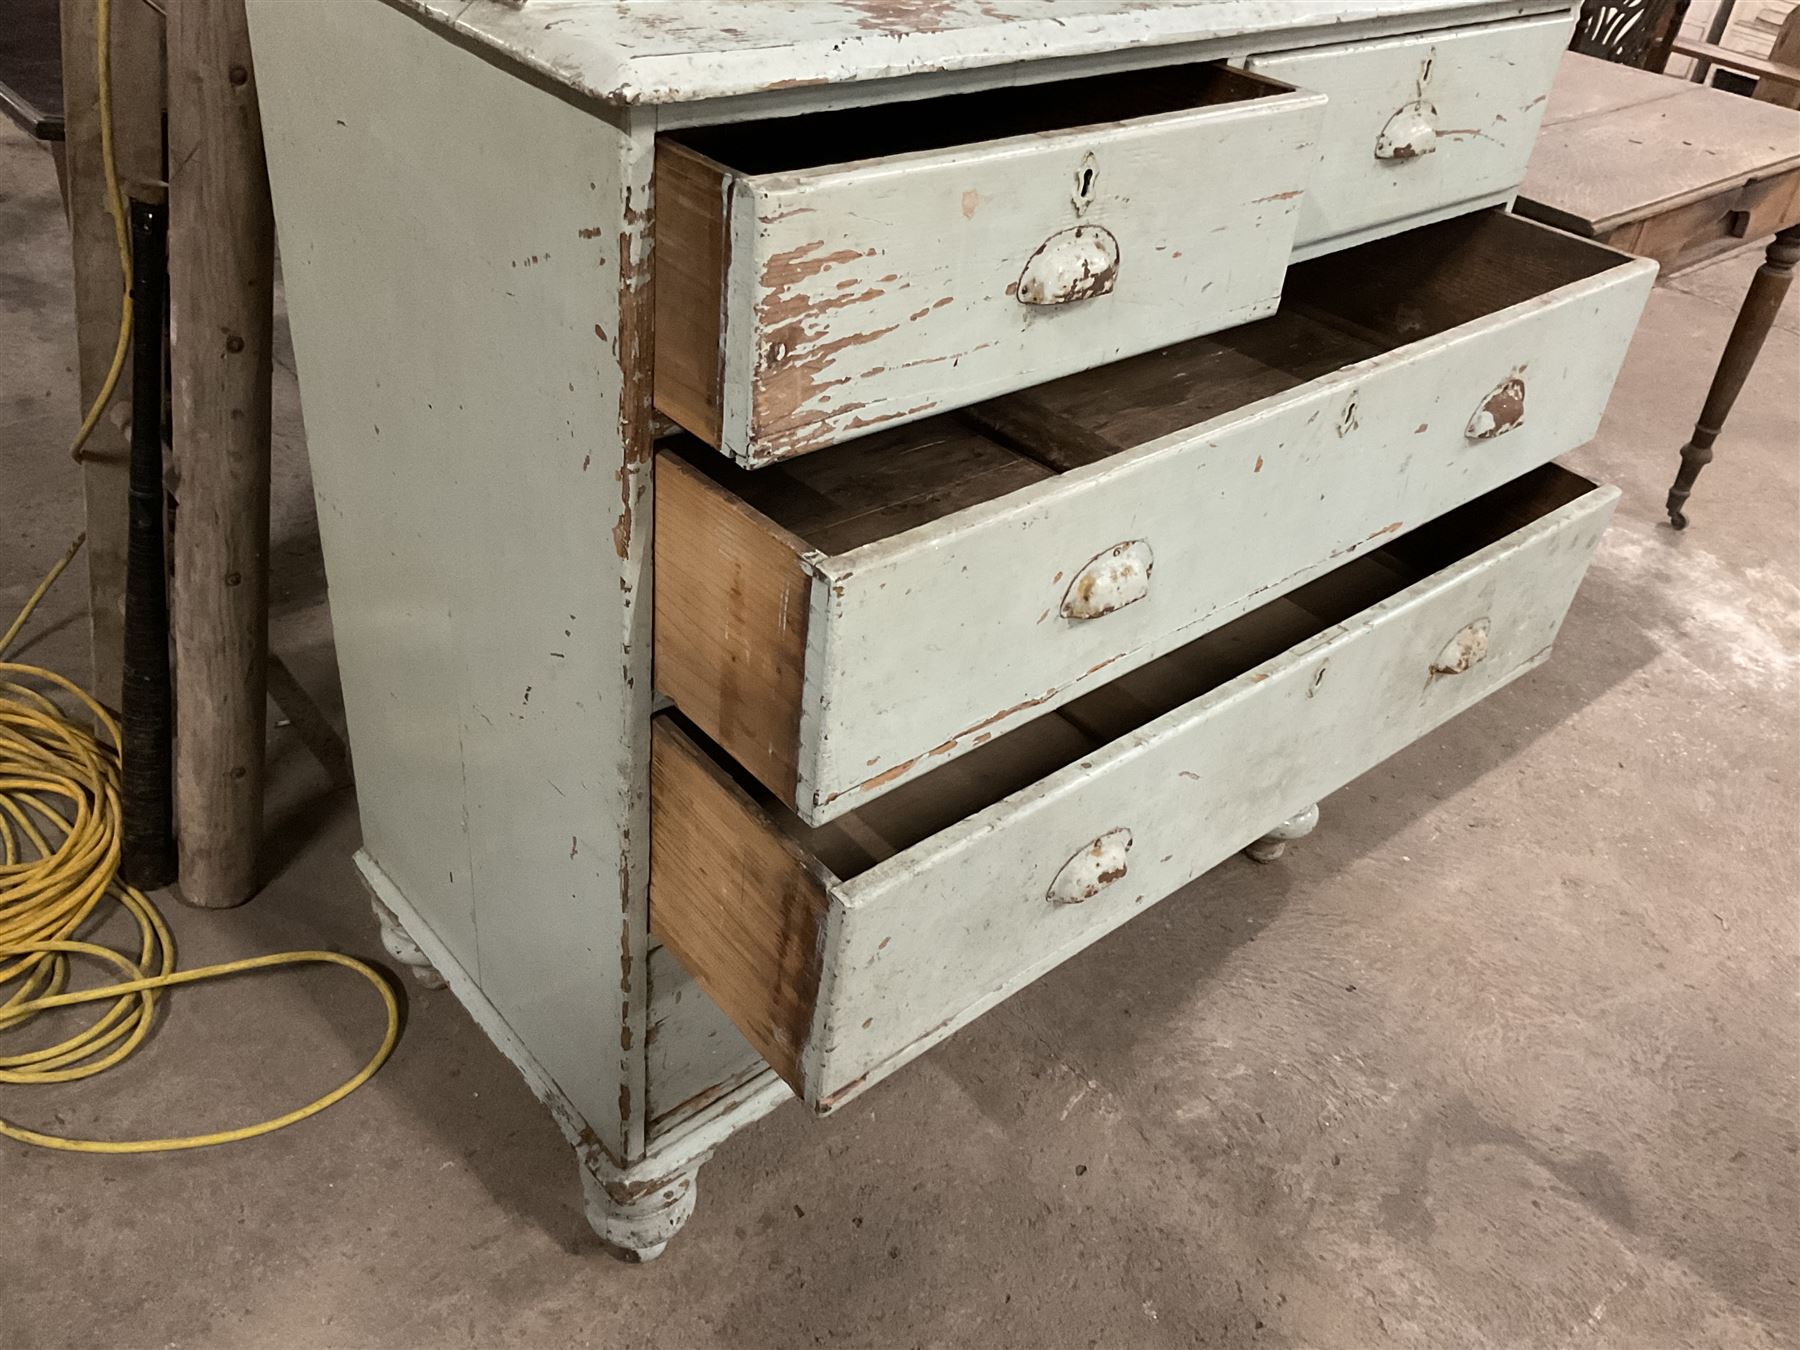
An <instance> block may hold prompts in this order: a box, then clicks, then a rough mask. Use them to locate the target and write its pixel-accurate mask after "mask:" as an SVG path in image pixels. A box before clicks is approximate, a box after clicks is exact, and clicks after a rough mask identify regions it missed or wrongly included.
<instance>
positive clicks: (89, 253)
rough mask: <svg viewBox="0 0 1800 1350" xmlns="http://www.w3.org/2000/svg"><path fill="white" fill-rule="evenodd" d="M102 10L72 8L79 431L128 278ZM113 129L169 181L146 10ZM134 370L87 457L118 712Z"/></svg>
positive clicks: (115, 73) (97, 682)
mask: <svg viewBox="0 0 1800 1350" xmlns="http://www.w3.org/2000/svg"><path fill="white" fill-rule="evenodd" d="M96 25H97V19H96V13H95V0H62V60H63V107H64V114H63V116H64V124H63V125H64V138H65V139H64V143H63V160H64V162H63V163H62V165H61V166H60V168H61V171H62V172H63V174H64V175H65V183H64V200H65V202H66V204H67V207H68V212H69V239H70V252H71V261H72V263H73V272H74V277H75V345H76V361H77V364H78V368H79V381H78V383H79V387H80V391H81V407H80V408H79V409H71V413H72V416H71V418H70V421H69V432H70V435H71V436H73V434H74V431H75V427H76V426H77V424H78V423H79V422H80V420H81V417H82V415H83V414H84V413H86V412H87V410H88V407H89V406H90V405H91V404H92V402H93V400H94V398H95V396H96V395H97V394H98V393H99V392H100V387H101V385H102V384H103V383H104V382H105V379H106V372H107V369H108V368H109V367H110V366H111V365H112V359H113V352H114V351H115V350H116V349H117V347H118V341H119V307H120V305H121V303H122V302H123V300H124V296H125V277H124V273H123V271H122V269H121V268H120V265H119V246H118V243H117V240H116V236H115V234H114V224H113V218H112V216H111V215H110V214H109V213H108V211H107V205H106V202H107V192H106V171H105V168H104V166H103V164H102V160H101V151H100V81H99V70H98V64H99V63H98V60H97V43H96V36H97V27H96ZM110 46H111V52H112V61H111V65H112V111H113V115H112V122H113V133H114V134H113V143H114V159H115V162H116V164H117V166H118V172H119V177H120V179H121V180H122V181H124V182H127V183H130V182H148V181H154V180H157V179H160V178H161V177H162V112H163V33H162V19H161V17H160V16H159V15H158V14H157V13H156V11H155V10H154V9H152V8H150V6H148V5H144V4H139V3H136V0H115V3H114V4H113V7H112V42H111V44H110ZM130 395H131V363H130V360H129V357H128V358H127V360H126V365H125V369H124V370H123V371H122V372H121V374H120V377H119V383H118V392H117V393H116V394H115V395H114V398H113V404H112V407H111V408H110V409H108V411H107V412H106V413H105V414H104V415H103V416H102V417H101V419H100V422H99V424H98V425H97V426H95V428H94V430H93V433H92V434H91V435H90V436H89V437H88V439H87V444H86V445H85V446H84V447H83V448H82V455H81V486H82V494H83V497H84V498H85V506H86V511H87V568H88V615H89V622H90V625H91V627H90V636H91V639H92V652H93V677H92V681H91V683H90V684H89V686H88V687H89V688H90V689H91V690H92V691H93V693H94V696H95V697H96V698H98V699H99V700H100V701H101V702H102V703H104V704H106V705H107V706H108V707H112V708H117V707H118V706H119V681H120V675H121V670H122V665H123V660H124V651H125V521H126V488H127V479H128V477H129V473H130V466H129V459H130V455H129V448H128V445H127V431H126V429H127V428H128V427H130V425H131V407H130Z"/></svg>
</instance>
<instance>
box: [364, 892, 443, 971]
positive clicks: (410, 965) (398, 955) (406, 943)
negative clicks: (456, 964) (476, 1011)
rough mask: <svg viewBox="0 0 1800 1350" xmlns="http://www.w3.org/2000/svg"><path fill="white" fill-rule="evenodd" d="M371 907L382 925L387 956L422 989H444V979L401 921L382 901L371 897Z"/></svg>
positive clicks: (382, 944)
mask: <svg viewBox="0 0 1800 1350" xmlns="http://www.w3.org/2000/svg"><path fill="white" fill-rule="evenodd" d="M369 907H370V908H371V909H373V910H374V911H375V922H376V923H378V924H380V925H381V946H382V949H383V950H384V951H386V952H387V954H388V955H389V956H391V957H393V958H394V960H396V961H398V962H399V963H400V964H401V965H403V966H405V967H406V968H407V969H408V970H410V971H411V972H412V977H413V979H414V980H416V981H417V982H418V984H419V987H420V988H421V989H442V988H443V987H444V977H443V976H442V975H440V974H438V973H437V969H436V967H434V966H433V965H432V964H431V962H430V961H428V960H427V959H426V957H425V953H424V952H423V951H421V950H420V949H419V944H418V943H416V942H414V941H413V940H412V939H411V938H410V937H408V936H407V935H406V929H404V928H402V927H401V926H400V920H399V919H397V918H395V917H394V912H393V911H392V910H390V909H389V908H388V907H387V906H386V905H384V904H382V903H381V901H379V900H377V899H375V898H373V897H370V900H369Z"/></svg>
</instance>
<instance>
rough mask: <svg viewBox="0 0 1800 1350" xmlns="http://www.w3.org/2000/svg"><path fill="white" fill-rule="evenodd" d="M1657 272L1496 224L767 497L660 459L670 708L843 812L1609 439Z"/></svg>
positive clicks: (1303, 281)
mask: <svg viewBox="0 0 1800 1350" xmlns="http://www.w3.org/2000/svg"><path fill="white" fill-rule="evenodd" d="M1654 271H1655V269H1654V267H1653V266H1652V265H1651V264H1648V263H1645V262H1641V261H1635V260H1631V259H1627V258H1624V257H1622V256H1621V255H1619V254H1616V253H1612V252H1610V251H1608V250H1607V249H1605V248H1602V247H1599V246H1596V245H1593V244H1589V243H1584V242H1582V241H1580V240H1576V239H1572V238H1570V237H1568V236H1566V235H1561V234H1558V233H1557V232H1555V231H1552V230H1547V229H1544V228H1542V227H1540V226H1536V225H1532V224H1531V223H1529V222H1527V221H1523V220H1520V219H1518V218H1516V217H1512V216H1508V215H1505V214H1502V213H1497V212H1489V213H1480V214H1477V215H1474V216H1470V217H1465V218H1460V219H1457V220H1452V221H1447V222H1444V223H1442V224H1440V225H1435V226H1431V227H1428V228H1427V229H1424V230H1419V231H1415V232H1413V233H1412V234H1409V235H1407V236H1405V237H1403V238H1395V239H1389V240H1382V241H1378V242H1376V243H1373V244H1368V245H1364V246H1362V247H1360V248H1357V249H1354V250H1351V251H1348V252H1344V253H1338V254H1333V255H1331V256H1329V257H1325V258H1321V259H1318V260H1315V261H1313V262H1310V263H1306V264H1304V265H1301V266H1299V267H1296V268H1295V269H1293V272H1292V274H1291V276H1290V279H1289V282H1288V288H1287V289H1288V299H1287V300H1286V301H1285V302H1284V305H1283V308H1282V311H1281V312H1280V313H1279V314H1278V315H1276V316H1275V317H1273V318H1271V319H1268V320H1264V321H1262V322H1260V323H1257V324H1252V325H1249V326H1247V327H1244V328H1240V329H1234V330H1232V331H1231V332H1229V333H1224V334H1218V335H1215V336H1212V337H1207V338H1201V339H1197V340H1194V341H1192V342H1189V343H1185V344H1182V345H1180V346H1177V347H1174V348H1170V349H1168V350H1165V351H1161V352H1156V353H1151V354H1148V355H1144V356H1140V357H1137V358H1134V359H1132V360H1130V361H1126V362H1122V363H1120V364H1117V365H1114V366H1110V367H1108V368H1106V369H1104V370H1098V371H1092V372H1088V373H1086V374H1082V375H1076V376H1070V377H1068V378H1066V379H1064V380H1061V381H1057V382H1054V383H1051V384H1049V385H1046V386H1043V387H1040V388H1038V389H1035V390H1032V391H1029V392H1027V393H1021V394H1016V395H1012V396H1009V397H1008V398H1005V399H1002V400H998V401H995V402H990V403H987V404H983V405H980V406H979V407H977V408H974V409H971V410H969V411H968V412H966V413H964V414H958V415H955V416H944V417H937V418H932V419H928V420H926V421H924V422H920V423H918V424H916V425H914V426H910V427H905V428H902V429H900V430H897V431H892V432H884V433H881V434H879V435H877V436H874V437H870V438H867V439H864V440H861V441H858V442H855V443H853V444H851V445H846V446H839V447H837V448H835V449H833V450H831V451H830V452H828V453H826V454H822V455H811V456H807V457H805V458H803V459H799V460H795V461H792V462H791V463H789V464H783V465H776V466H773V467H771V468H767V469H760V470H757V471H755V472H751V471H747V470H743V469H739V468H736V467H734V466H732V465H731V464H729V463H728V462H726V461H725V460H724V459H723V458H721V457H720V456H718V455H715V454H713V453H711V452H710V451H708V450H706V449H705V448H704V447H698V446H692V447H690V448H689V449H688V450H687V451H686V452H685V453H683V452H682V451H680V450H677V449H669V450H665V451H664V452H663V453H662V454H661V455H660V456H659V459H658V462H657V469H656V548H655V567H656V587H655V592H656V600H655V606H656V615H655V679H656V684H657V687H658V688H660V689H661V690H662V691H663V692H665V693H666V694H668V695H669V696H670V697H671V698H672V699H674V701H675V702H676V704H677V705H678V706H679V707H680V708H681V710H682V712H683V713H684V714H685V715H686V716H687V717H689V718H691V719H692V720H693V721H694V722H695V723H696V724H697V725H698V726H699V727H700V729H701V730H703V731H704V732H705V733H706V734H707V735H708V736H710V737H711V738H712V739H714V740H715V741H717V742H718V743H719V744H720V745H721V746H723V747H724V748H725V750H726V751H727V752H728V753H730V754H731V755H732V756H734V757H735V758H736V759H737V760H738V762H739V763H741V764H742V765H743V766H744V767H745V768H746V769H748V770H749V771H750V772H751V773H752V774H753V775H754V776H755V777H756V778H757V779H758V780H759V781H760V782H761V783H762V784H763V785H764V786H765V787H767V788H769V789H770V790H771V791H772V792H773V793H774V794H775V795H776V796H777V797H778V798H779V799H780V800H781V801H783V802H784V803H786V804H787V805H789V806H790V807H792V809H793V810H794V811H795V812H796V813H798V814H799V815H800V816H801V817H802V818H803V819H805V820H807V821H808V822H810V823H814V824H817V823H820V822H822V821H824V820H828V819H830V818H831V817H833V816H835V815H840V814H842V813H843V812H845V811H847V810H849V809H851V808H853V807H855V806H857V805H859V804H862V803H864V802H867V801H870V800H872V799H873V798H874V797H876V796H879V795H880V794H881V793H883V792H886V791H891V790H892V789H894V788H895V787H897V786H899V785H900V784H902V783H904V782H906V781H908V780H909V779H911V778H914V777H917V776H919V775H920V774H923V773H925V772H926V771H927V770H929V769H931V768H933V767H935V766H937V765H941V764H943V763H945V762H946V761H948V760H950V759H953V758H955V757H956V756H958V755H961V754H964V753H966V752H968V751H970V750H973V749H976V748H977V747H979V746H981V745H983V744H985V743H986V742H988V741H990V740H992V739H993V738H994V737H996V736H998V735H1000V734H1001V733H1003V732H1005V731H1007V730H1008V729H1009V728H1011V727H1013V726H1016V725H1018V724H1020V723H1022V722H1025V721H1028V720H1030V719H1031V718H1033V717H1037V716H1041V715H1043V714H1044V713H1046V712H1048V711H1050V710H1051V709H1054V708H1056V707H1058V706H1060V705H1061V704H1063V703H1067V702H1068V701H1070V700H1071V699H1073V698H1075V697H1077V696H1078V695H1080V694H1082V693H1084V692H1086V691H1087V690H1089V689H1091V688H1093V687H1094V686H1095V685H1096V684H1099V683H1103V682H1104V681H1106V680H1109V679H1113V678H1115V677H1117V676H1119V675H1121V674H1123V673H1125V672H1126V671H1128V670H1130V669H1132V668H1134V667H1136V666H1139V665H1143V664H1144V663H1146V662H1147V661H1149V660H1151V659H1153V658H1154V657H1156V656H1158V655H1160V654H1162V653H1163V652H1166V651H1169V650H1170V649H1172V648H1174V647H1176V646H1179V645H1180V644H1182V643H1184V642H1187V641H1189V640H1191V639H1192V638H1194V637H1197V636H1199V634H1200V633H1202V632H1204V631H1206V630H1207V629H1209V628H1216V627H1218V626H1219V625H1220V624H1223V623H1225V622H1227V621H1228V620H1230V619H1232V618H1235V617H1236V616H1237V615H1239V614H1242V613H1244V612H1245V611H1246V610H1249V609H1251V608H1254V607H1255V606H1256V605H1258V604H1261V603H1263V602H1264V601H1266V600H1269V599H1272V598H1274V597H1275V596H1277V595H1280V594H1282V593H1283V592H1284V591H1287V590H1291V589H1293V588H1294V587H1295V586H1298V585H1300V584H1301V583H1303V582H1305V581H1306V580H1308V579H1309V578H1311V577H1314V576H1317V575H1319V574H1320V573H1322V572H1323V571H1326V570H1328V569H1329V568H1331V567H1333V566H1335V565H1337V564H1338V563H1339V562H1341V561H1343V560H1344V559H1345V558H1347V557H1350V556H1352V555H1354V554H1355V553H1356V552H1357V551H1358V550H1361V549H1365V548H1368V547H1372V546H1373V545H1374V544H1376V543H1379V542H1383V541H1387V540H1390V539H1392V538H1394V537H1396V536H1397V535H1399V534H1402V533H1404V532H1405V531H1407V530H1409V529H1411V528H1413V527H1414V526H1417V525H1420V524H1423V523H1424V522H1425V521H1427V520H1430V519H1432V518H1433V517H1435V516H1438V515H1441V514H1442V513H1444V512H1445V511H1448V510H1449V509H1451V508H1452V507H1454V506H1456V505H1458V504H1459V503H1462V502H1465V501H1468V500H1469V499H1471V498H1473V497H1475V496H1478V495H1480V494H1481V493H1483V492H1486V491H1488V490H1489V489H1491V488H1494V487H1496V486H1497V485H1499V484H1501V483H1504V482H1506V481H1508V480H1509V479H1512V478H1514V477H1517V476H1518V475H1519V474H1521V473H1524V472H1525V471H1527V470H1529V469H1531V468H1533V467H1535V466H1537V465H1539V464H1542V463H1544V462H1545V461H1547V460H1549V459H1550V458H1552V457H1553V456H1555V455H1558V454H1560V453H1562V452H1564V451H1566V450H1569V449H1571V448H1573V447H1574V446H1576V445H1578V444H1580V443H1581V442H1582V441H1584V440H1586V439H1587V438H1588V437H1589V436H1591V435H1592V434H1593V432H1594V430H1595V428H1596V427H1597V426H1598V424H1599V420H1600V414H1601V411H1602V409H1603V408H1604V407H1605V405H1606V399H1607V395H1608V392H1609V391H1610V390H1611V388H1612V384H1613V380H1614V377H1615V376H1616V375H1617V373H1618V369H1619V365H1620V363H1621V361H1622V360H1623V358H1624V353H1625V348H1626V346H1627V343H1628V342H1629V339H1630V336H1631V331H1632V328H1633V326H1634V325H1635V323H1636V321H1637V315H1638V312H1639V310H1640V309H1641V307H1642V305H1643V302H1644V298H1645V296H1646V294H1647V293H1648V291H1649V286H1650V280H1651V278H1652V276H1653V275H1654Z"/></svg>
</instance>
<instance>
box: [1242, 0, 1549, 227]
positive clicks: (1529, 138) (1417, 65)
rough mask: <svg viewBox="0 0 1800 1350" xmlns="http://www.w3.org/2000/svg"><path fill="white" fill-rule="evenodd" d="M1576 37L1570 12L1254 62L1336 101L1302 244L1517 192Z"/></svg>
mask: <svg viewBox="0 0 1800 1350" xmlns="http://www.w3.org/2000/svg"><path fill="white" fill-rule="evenodd" d="M1569 28H1570V19H1569V15H1568V14H1567V13H1566V12H1565V13H1560V14H1552V15H1546V16H1541V17H1538V18H1530V19H1517V20H1513V21H1511V22H1508V23H1492V24H1478V25H1474V26H1471V27H1467V28H1454V29H1449V30H1446V31H1442V32H1434V33H1413V34H1409V35H1407V36H1405V37H1396V38H1381V39H1376V40H1369V41H1362V42H1351V43H1344V44H1341V45H1338V46H1332V47H1313V48H1308V49H1304V50H1301V51H1291V52H1273V53H1268V54H1264V55H1259V56H1254V57H1251V58H1250V59H1249V60H1248V61H1247V62H1245V66H1246V68H1247V69H1249V70H1251V71H1255V72H1257V73H1259V74H1263V75H1268V76H1271V77H1273V78H1275V79H1280V80H1286V81H1289V82H1291V83H1294V84H1298V85H1302V86H1304V87H1305V88H1307V89H1310V90H1316V91H1318V92H1321V93H1324V94H1326V95H1327V96H1328V97H1329V98H1330V103H1329V104H1327V106H1326V109H1325V124H1324V127H1323V129H1322V130H1321V132H1320V134H1319V147H1318V155H1319V165H1318V170H1317V172H1316V173H1314V175H1313V177H1312V179H1311V181H1310V182H1309V183H1308V185H1307V189H1306V196H1305V198H1304V200H1303V201H1302V202H1301V204H1300V228H1299V231H1298V234H1297V236H1296V238H1295V243H1296V244H1297V245H1298V246H1300V247H1302V248H1307V247H1308V246H1311V247H1314V248H1317V247H1321V246H1327V247H1328V246H1329V244H1328V243H1327V241H1333V242H1335V241H1339V240H1344V239H1347V238H1351V239H1353V238H1356V237H1358V236H1366V235H1368V234H1371V233H1372V232H1374V231H1377V230H1380V231H1393V230H1401V229H1405V228H1407V225H1408V222H1409V219H1411V218H1413V217H1417V216H1422V215H1426V214H1428V213H1430V212H1433V211H1442V210H1443V209H1445V208H1451V207H1454V206H1456V205H1457V204H1458V203H1462V202H1475V201H1479V200H1480V199H1483V198H1487V199H1490V200H1491V199H1492V198H1494V197H1495V196H1497V195H1510V194H1511V192H1512V191H1513V189H1514V188H1516V187H1518V185H1519V183H1520V182H1522V181H1523V180H1524V177H1525V165H1526V162H1527V161H1528V160H1529V159H1530V158H1531V147H1532V144H1533V142H1535V141H1536V140H1537V129H1538V124H1539V122H1541V121H1542V120H1543V116H1544V101H1545V99H1546V97H1547V96H1548V95H1549V93H1550V86H1551V84H1552V83H1553V82H1554V81H1555V78H1556V69H1557V64H1558V62H1559V61H1560V60H1561V58H1562V53H1563V49H1564V48H1565V47H1566V46H1567V45H1568V42H1569Z"/></svg>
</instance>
